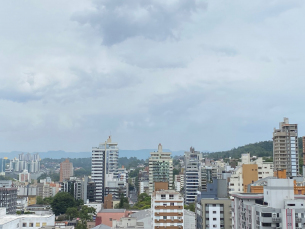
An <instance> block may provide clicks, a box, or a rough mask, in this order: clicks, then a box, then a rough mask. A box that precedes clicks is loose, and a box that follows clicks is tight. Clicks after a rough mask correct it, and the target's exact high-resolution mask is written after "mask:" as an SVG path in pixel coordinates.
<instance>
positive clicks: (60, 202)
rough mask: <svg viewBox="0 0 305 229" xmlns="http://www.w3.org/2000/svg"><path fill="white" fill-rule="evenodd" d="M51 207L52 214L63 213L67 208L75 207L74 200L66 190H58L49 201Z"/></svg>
mask: <svg viewBox="0 0 305 229" xmlns="http://www.w3.org/2000/svg"><path fill="white" fill-rule="evenodd" d="M51 207H52V210H53V212H54V214H55V215H56V216H57V215H60V214H64V213H65V212H66V211H67V209H68V208H71V207H76V202H75V200H74V198H73V196H72V195H70V194H69V193H67V192H59V193H57V194H56V195H55V196H54V198H53V201H52V202H51Z"/></svg>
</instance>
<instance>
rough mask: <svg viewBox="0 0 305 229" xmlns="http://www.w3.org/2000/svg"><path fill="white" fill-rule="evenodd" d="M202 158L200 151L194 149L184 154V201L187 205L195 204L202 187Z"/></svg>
mask: <svg viewBox="0 0 305 229" xmlns="http://www.w3.org/2000/svg"><path fill="white" fill-rule="evenodd" d="M201 158H202V155H201V153H200V152H199V151H195V149H194V148H193V147H191V148H190V151H189V152H184V165H185V170H184V201H185V203H186V204H190V203H194V202H195V198H196V196H197V191H198V190H200V187H201Z"/></svg>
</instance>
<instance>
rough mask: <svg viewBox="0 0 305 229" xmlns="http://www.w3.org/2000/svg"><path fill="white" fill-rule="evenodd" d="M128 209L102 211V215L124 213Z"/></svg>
mask: <svg viewBox="0 0 305 229" xmlns="http://www.w3.org/2000/svg"><path fill="white" fill-rule="evenodd" d="M125 211H126V209H102V210H101V211H100V212H101V213H119V212H120V213H124V212H125Z"/></svg>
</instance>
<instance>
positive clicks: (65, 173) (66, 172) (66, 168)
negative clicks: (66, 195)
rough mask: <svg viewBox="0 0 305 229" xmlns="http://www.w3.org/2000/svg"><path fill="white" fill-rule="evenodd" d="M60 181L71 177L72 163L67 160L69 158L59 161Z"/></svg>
mask: <svg viewBox="0 0 305 229" xmlns="http://www.w3.org/2000/svg"><path fill="white" fill-rule="evenodd" d="M59 174H60V179H59V181H60V182H63V181H64V180H68V179H69V178H70V177H73V163H72V162H69V159H66V160H65V161H63V162H62V163H60V170H59Z"/></svg>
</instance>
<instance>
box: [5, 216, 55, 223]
mask: <svg viewBox="0 0 305 229" xmlns="http://www.w3.org/2000/svg"><path fill="white" fill-rule="evenodd" d="M51 216H52V215H34V214H33V215H32V214H26V215H4V216H1V218H0V225H2V224H6V223H8V222H10V221H12V220H15V219H20V218H49V217H51Z"/></svg>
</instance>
